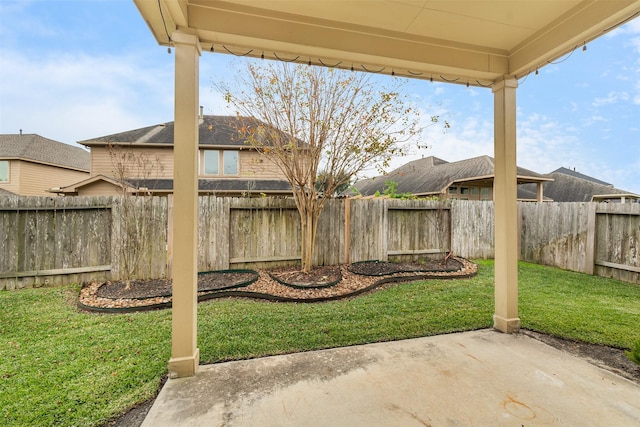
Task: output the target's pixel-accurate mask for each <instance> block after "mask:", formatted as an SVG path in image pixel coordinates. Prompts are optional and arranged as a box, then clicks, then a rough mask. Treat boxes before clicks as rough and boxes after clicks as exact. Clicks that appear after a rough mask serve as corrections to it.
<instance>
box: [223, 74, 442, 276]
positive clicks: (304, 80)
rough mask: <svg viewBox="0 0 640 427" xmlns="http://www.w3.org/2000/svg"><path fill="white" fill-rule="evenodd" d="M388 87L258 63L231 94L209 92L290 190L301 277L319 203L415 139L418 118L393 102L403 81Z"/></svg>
mask: <svg viewBox="0 0 640 427" xmlns="http://www.w3.org/2000/svg"><path fill="white" fill-rule="evenodd" d="M389 82H390V84H391V86H390V87H384V85H381V83H380V79H375V80H374V78H372V77H371V75H369V74H365V73H360V72H349V71H342V70H338V69H333V68H326V67H316V66H310V65H298V64H290V63H278V62H261V63H259V64H258V63H247V65H246V69H245V70H243V71H241V72H240V73H239V74H238V77H237V81H236V84H235V85H234V86H233V87H231V86H229V85H228V84H226V83H222V84H220V85H217V86H216V87H217V88H218V90H220V91H221V92H222V94H223V95H224V98H225V99H226V101H227V102H228V103H229V104H230V106H231V107H232V108H234V109H235V111H236V114H237V115H238V118H239V123H240V124H239V129H238V130H239V134H240V136H241V137H242V138H244V139H245V140H246V143H247V144H248V145H250V146H251V147H252V148H254V149H256V150H257V151H258V152H260V153H261V154H263V155H264V156H266V157H267V158H268V160H270V161H271V162H273V163H274V164H275V165H276V166H277V167H278V168H279V169H280V170H281V171H282V173H283V174H284V176H285V177H286V179H287V180H288V181H289V183H290V184H291V188H292V189H293V198H294V200H295V203H296V206H297V208H298V212H299V214H300V223H301V227H302V229H301V249H302V270H303V271H304V272H306V273H308V272H310V270H311V267H312V260H313V247H314V243H315V237H316V229H317V224H318V217H319V216H320V213H321V211H322V209H323V207H324V205H325V203H326V201H327V200H328V199H329V198H330V197H331V196H332V195H333V194H335V192H336V190H337V189H338V188H340V187H341V186H343V185H344V184H347V183H349V182H350V181H351V179H352V178H353V177H355V176H357V175H358V174H360V173H362V172H363V171H365V170H370V169H372V168H376V169H378V170H379V171H382V170H384V168H385V167H387V166H388V165H389V162H390V161H391V159H392V158H394V157H398V156H402V155H404V154H405V153H406V151H407V149H408V148H409V147H408V145H410V144H409V141H411V140H412V139H414V137H417V136H418V134H419V133H420V131H421V128H420V115H419V110H418V109H416V108H414V107H413V106H410V105H409V104H408V102H407V101H406V99H405V97H404V96H403V95H402V94H401V91H400V89H401V87H402V83H403V80H401V79H397V78H393V79H390V80H389ZM437 122H438V118H437V117H432V118H431V121H430V123H437ZM319 175H322V176H323V177H324V179H323V180H322V185H321V186H318V185H317V177H318V176H319ZM319 190H320V191H319Z"/></svg>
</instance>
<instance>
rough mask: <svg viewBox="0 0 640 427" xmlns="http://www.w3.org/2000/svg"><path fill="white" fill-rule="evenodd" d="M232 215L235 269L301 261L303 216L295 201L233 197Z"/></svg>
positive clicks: (231, 250)
mask: <svg viewBox="0 0 640 427" xmlns="http://www.w3.org/2000/svg"><path fill="white" fill-rule="evenodd" d="M229 218H230V220H229V243H230V244H229V263H230V265H231V267H232V268H241V267H245V266H247V265H249V264H250V263H258V264H255V265H260V266H276V265H287V264H289V265H290V264H292V263H293V264H295V263H299V260H300V253H301V251H300V217H299V215H298V211H297V209H296V207H295V204H294V203H293V200H290V199H276V198H260V199H257V198H256V199H249V198H246V199H233V200H231V207H230V213H229Z"/></svg>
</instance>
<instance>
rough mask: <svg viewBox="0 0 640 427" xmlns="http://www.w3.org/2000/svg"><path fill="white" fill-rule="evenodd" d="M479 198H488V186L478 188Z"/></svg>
mask: <svg viewBox="0 0 640 427" xmlns="http://www.w3.org/2000/svg"><path fill="white" fill-rule="evenodd" d="M480 198H481V199H482V200H489V188H487V187H484V188H481V189H480Z"/></svg>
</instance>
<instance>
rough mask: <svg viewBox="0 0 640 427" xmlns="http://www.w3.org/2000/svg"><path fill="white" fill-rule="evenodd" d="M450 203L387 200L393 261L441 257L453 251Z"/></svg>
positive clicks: (389, 238)
mask: <svg viewBox="0 0 640 427" xmlns="http://www.w3.org/2000/svg"><path fill="white" fill-rule="evenodd" d="M450 220H451V215H450V210H449V204H448V203H447V202H443V201H433V200H388V201H387V254H388V257H389V259H390V260H411V259H418V258H433V257H436V258H438V257H442V256H443V255H442V254H443V253H446V252H448V251H449V250H450V241H451V237H450V228H451V227H450Z"/></svg>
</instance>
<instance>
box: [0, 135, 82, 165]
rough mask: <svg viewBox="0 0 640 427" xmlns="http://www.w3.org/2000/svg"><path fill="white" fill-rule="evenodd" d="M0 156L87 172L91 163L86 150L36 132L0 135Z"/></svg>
mask: <svg viewBox="0 0 640 427" xmlns="http://www.w3.org/2000/svg"><path fill="white" fill-rule="evenodd" d="M0 158H1V159H18V160H26V161H30V162H35V163H43V164H47V165H53V166H58V167H62V168H68V169H76V170H80V171H84V172H88V171H89V169H90V165H91V160H90V154H89V152H87V151H86V150H84V149H82V148H80V147H73V146H71V145H68V144H64V143H62V142H58V141H54V140H52V139H49V138H44V137H42V136H40V135H37V134H3V135H0Z"/></svg>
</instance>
